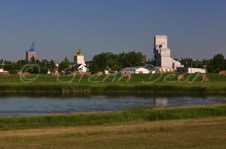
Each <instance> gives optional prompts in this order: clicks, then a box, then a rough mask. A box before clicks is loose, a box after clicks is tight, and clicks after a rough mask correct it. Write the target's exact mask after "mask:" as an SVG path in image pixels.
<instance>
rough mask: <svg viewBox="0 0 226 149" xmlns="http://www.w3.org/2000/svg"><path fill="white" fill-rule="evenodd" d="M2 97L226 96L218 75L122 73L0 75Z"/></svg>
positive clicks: (225, 85) (225, 79) (223, 80)
mask: <svg viewBox="0 0 226 149" xmlns="http://www.w3.org/2000/svg"><path fill="white" fill-rule="evenodd" d="M0 93H1V94H10V93H16V94H23V93H31V94H96V93H100V94H101V93H118V94H120V93H121V94H123V93H128V94H129V93H138V94H139V93H147V94H168V93H169V94H170V93H175V94H177V93H178V94H179V93H180V94H226V77H225V76H219V75H218V74H192V75H191V74H175V73H171V74H139V75H138V74H137V75H129V76H125V75H123V74H110V75H97V74H93V75H90V76H85V75H59V76H51V75H43V74H37V75H35V74H33V75H30V76H17V75H10V76H7V77H6V76H0Z"/></svg>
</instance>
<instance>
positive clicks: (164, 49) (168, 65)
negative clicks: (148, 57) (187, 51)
mask: <svg viewBox="0 0 226 149" xmlns="http://www.w3.org/2000/svg"><path fill="white" fill-rule="evenodd" d="M167 42H168V41H167V36H166V35H155V37H154V59H155V63H156V66H157V67H160V68H161V69H162V70H167V71H172V70H177V67H180V66H181V63H180V62H179V61H176V60H174V59H173V58H171V50H170V49H169V48H168V43H167Z"/></svg>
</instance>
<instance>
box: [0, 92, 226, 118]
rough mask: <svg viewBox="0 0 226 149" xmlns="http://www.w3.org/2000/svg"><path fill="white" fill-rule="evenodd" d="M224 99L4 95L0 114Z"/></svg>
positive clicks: (225, 99) (193, 103)
mask: <svg viewBox="0 0 226 149" xmlns="http://www.w3.org/2000/svg"><path fill="white" fill-rule="evenodd" d="M222 102H226V97H205V98H202V97H147V96H145V97H141V96H117V97H115V96H91V97H66V98H63V97H58V98H57V97H1V98H0V115H1V116H12V115H42V114H57V113H75V112H101V111H119V110H124V109H128V108H133V107H138V106H145V107H172V106H196V105H206V104H215V103H222Z"/></svg>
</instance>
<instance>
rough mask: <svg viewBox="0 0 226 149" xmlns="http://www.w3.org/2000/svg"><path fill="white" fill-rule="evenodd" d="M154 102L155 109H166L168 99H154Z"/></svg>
mask: <svg viewBox="0 0 226 149" xmlns="http://www.w3.org/2000/svg"><path fill="white" fill-rule="evenodd" d="M154 101H155V106H156V107H167V104H168V99H167V98H166V97H156V98H155V99H154Z"/></svg>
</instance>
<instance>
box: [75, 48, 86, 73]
mask: <svg viewBox="0 0 226 149" xmlns="http://www.w3.org/2000/svg"><path fill="white" fill-rule="evenodd" d="M74 62H75V66H76V67H77V69H78V71H81V72H86V71H87V68H86V63H85V58H84V55H83V54H82V53H81V49H78V50H77V51H76V53H75V55H74Z"/></svg>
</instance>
